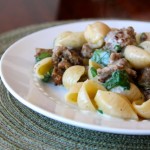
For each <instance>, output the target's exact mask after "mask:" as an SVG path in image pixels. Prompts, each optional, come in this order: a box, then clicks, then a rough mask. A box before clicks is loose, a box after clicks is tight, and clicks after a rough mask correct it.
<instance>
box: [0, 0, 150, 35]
mask: <svg viewBox="0 0 150 150" xmlns="http://www.w3.org/2000/svg"><path fill="white" fill-rule="evenodd" d="M85 18H106V19H110V18H114V19H133V20H142V21H150V0H0V33H3V32H6V31H9V30H12V29H16V28H18V27H23V26H27V25H31V24H38V23H44V22H52V21H58V20H70V19H85Z"/></svg>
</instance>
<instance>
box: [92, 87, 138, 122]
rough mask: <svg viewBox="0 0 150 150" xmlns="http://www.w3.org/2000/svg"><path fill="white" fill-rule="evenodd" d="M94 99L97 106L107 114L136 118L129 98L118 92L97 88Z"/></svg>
mask: <svg viewBox="0 0 150 150" xmlns="http://www.w3.org/2000/svg"><path fill="white" fill-rule="evenodd" d="M94 99H95V101H96V104H97V105H98V108H99V109H100V110H102V111H103V112H104V113H106V114H108V115H111V116H114V117H119V118H123V119H135V120H137V119H138V117H137V115H136V113H135V112H134V110H133V108H132V105H131V103H130V102H129V100H128V99H127V98H126V97H124V96H122V95H120V94H117V93H113V92H110V91H101V90H99V91H98V92H97V94H96V96H95V98H94Z"/></svg>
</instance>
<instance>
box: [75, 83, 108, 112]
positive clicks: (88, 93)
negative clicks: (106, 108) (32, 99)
mask: <svg viewBox="0 0 150 150" xmlns="http://www.w3.org/2000/svg"><path fill="white" fill-rule="evenodd" d="M98 90H106V89H105V88H104V87H103V86H102V85H101V84H98V83H97V82H96V81H93V80H86V81H85V82H84V83H83V85H82V87H81V88H80V90H79V93H78V98H77V104H78V106H79V108H80V109H82V110H90V111H95V110H96V108H97V106H96V105H95V101H94V97H95V95H96V92H97V91H98Z"/></svg>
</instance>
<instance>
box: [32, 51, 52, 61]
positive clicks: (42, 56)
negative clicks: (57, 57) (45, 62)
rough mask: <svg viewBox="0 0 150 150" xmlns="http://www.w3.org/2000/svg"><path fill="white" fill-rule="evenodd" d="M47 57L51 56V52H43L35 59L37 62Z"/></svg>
mask: <svg viewBox="0 0 150 150" xmlns="http://www.w3.org/2000/svg"><path fill="white" fill-rule="evenodd" d="M46 57H51V54H50V53H49V52H42V53H40V54H39V55H37V56H36V57H35V59H36V62H38V61H40V60H42V59H44V58H46Z"/></svg>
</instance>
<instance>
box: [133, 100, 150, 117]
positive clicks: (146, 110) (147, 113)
mask: <svg viewBox="0 0 150 150" xmlns="http://www.w3.org/2000/svg"><path fill="white" fill-rule="evenodd" d="M133 107H134V109H135V111H136V112H137V114H138V115H139V116H141V117H143V118H146V119H150V99H149V100H147V101H145V102H142V101H135V102H133Z"/></svg>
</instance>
